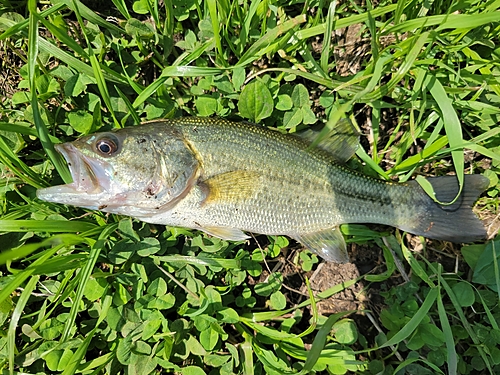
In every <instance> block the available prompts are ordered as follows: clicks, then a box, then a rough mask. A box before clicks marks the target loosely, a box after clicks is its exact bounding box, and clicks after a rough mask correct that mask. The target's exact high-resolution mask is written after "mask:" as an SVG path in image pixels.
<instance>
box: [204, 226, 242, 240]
mask: <svg viewBox="0 0 500 375" xmlns="http://www.w3.org/2000/svg"><path fill="white" fill-rule="evenodd" d="M201 230H202V231H204V232H206V233H208V234H210V235H212V236H214V237H217V238H222V239H223V240H227V241H243V240H246V239H247V238H250V236H247V235H246V234H245V233H244V232H243V231H241V230H239V229H237V228H231V227H203V228H201Z"/></svg>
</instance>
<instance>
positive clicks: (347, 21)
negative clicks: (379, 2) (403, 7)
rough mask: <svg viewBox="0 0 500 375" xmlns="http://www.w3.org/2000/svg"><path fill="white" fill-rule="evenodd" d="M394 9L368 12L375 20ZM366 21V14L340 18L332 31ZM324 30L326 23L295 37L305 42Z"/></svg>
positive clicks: (388, 6) (388, 7) (386, 7)
mask: <svg viewBox="0 0 500 375" xmlns="http://www.w3.org/2000/svg"><path fill="white" fill-rule="evenodd" d="M407 4H410V3H407ZM396 7H397V5H396V4H392V5H387V6H384V7H380V8H377V9H374V10H372V11H370V14H371V16H372V17H373V18H377V17H380V16H383V15H385V14H387V13H390V12H392V11H394V9H396ZM367 20H368V13H363V14H356V15H353V16H349V17H345V18H341V19H339V20H337V22H335V28H334V30H338V29H342V28H344V27H348V26H351V25H355V24H357V23H363V22H366V21H367ZM325 29H326V23H322V24H321V25H318V26H313V27H310V28H308V29H305V30H300V31H298V32H297V33H296V34H295V36H296V37H297V38H298V39H299V40H305V39H309V38H312V37H314V36H316V35H321V34H324V33H325Z"/></svg>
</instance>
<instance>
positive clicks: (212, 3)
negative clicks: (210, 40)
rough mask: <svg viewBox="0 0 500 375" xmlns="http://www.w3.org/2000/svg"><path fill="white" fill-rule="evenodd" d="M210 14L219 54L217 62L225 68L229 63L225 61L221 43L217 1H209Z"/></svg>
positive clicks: (216, 58) (216, 57)
mask: <svg viewBox="0 0 500 375" xmlns="http://www.w3.org/2000/svg"><path fill="white" fill-rule="evenodd" d="M207 6H208V13H209V14H210V20H211V21H212V31H213V33H214V40H215V47H216V48H217V50H216V51H217V54H216V56H215V60H216V61H218V62H219V63H220V64H222V65H223V66H225V65H226V64H227V63H224V61H223V58H222V56H223V51H222V44H221V41H220V23H219V14H218V12H217V1H215V0H207Z"/></svg>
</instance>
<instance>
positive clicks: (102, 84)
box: [72, 0, 122, 128]
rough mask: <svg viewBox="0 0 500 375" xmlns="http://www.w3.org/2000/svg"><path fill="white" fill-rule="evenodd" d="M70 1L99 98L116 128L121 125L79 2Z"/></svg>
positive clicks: (76, 0)
mask: <svg viewBox="0 0 500 375" xmlns="http://www.w3.org/2000/svg"><path fill="white" fill-rule="evenodd" d="M72 1H73V5H74V11H75V14H76V17H77V19H78V23H79V24H80V27H81V29H82V33H83V36H84V37H85V41H86V42H87V46H88V56H89V60H90V65H91V66H92V70H93V72H94V74H93V75H94V77H95V79H96V83H97V87H98V89H99V92H100V94H101V98H102V100H103V101H104V103H105V104H106V108H107V109H108V111H109V113H110V114H111V117H112V118H113V121H114V123H115V126H116V127H117V128H121V127H122V126H121V124H120V122H119V121H118V119H117V118H116V115H115V111H114V109H113V105H112V104H111V98H110V95H109V91H108V86H107V84H106V80H105V78H104V75H103V73H102V70H101V65H100V64H99V61H98V60H97V57H96V55H95V53H94V50H93V48H92V45H91V43H90V41H89V38H88V36H87V33H86V31H85V25H84V24H83V19H82V16H81V14H80V8H79V6H80V4H78V5H77V2H78V0H72ZM78 3H79V2H78ZM87 16H88V15H87Z"/></svg>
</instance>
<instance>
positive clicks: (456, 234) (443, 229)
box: [401, 174, 489, 243]
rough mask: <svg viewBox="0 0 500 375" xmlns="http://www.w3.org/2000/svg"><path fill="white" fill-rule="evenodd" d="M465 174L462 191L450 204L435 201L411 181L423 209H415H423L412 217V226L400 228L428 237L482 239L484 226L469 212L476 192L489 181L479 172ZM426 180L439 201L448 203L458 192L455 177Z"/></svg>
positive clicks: (484, 233) (480, 191)
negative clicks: (417, 216)
mask: <svg viewBox="0 0 500 375" xmlns="http://www.w3.org/2000/svg"><path fill="white" fill-rule="evenodd" d="M464 177H465V180H464V186H463V189H462V194H461V195H460V197H459V198H458V199H457V200H456V201H455V203H453V204H452V205H449V206H443V205H440V204H438V203H436V202H434V201H433V200H432V199H431V198H430V197H429V196H428V195H427V194H426V193H425V192H424V191H423V189H422V188H421V187H420V185H418V183H417V182H416V181H412V182H411V184H413V188H414V189H416V190H419V191H418V192H417V194H416V196H419V197H421V199H419V202H420V205H421V206H424V207H425V209H424V210H418V211H420V212H422V215H419V216H420V217H419V218H418V220H415V222H418V224H416V225H415V227H413V228H401V229H403V230H406V231H408V232H410V233H414V234H417V235H421V236H424V237H428V238H434V239H437V240H444V241H451V242H458V243H460V242H474V241H478V240H482V239H485V238H486V229H485V228H484V225H483V223H482V222H481V220H479V218H478V217H477V216H476V215H475V214H474V213H473V212H472V206H473V205H474V202H475V201H476V200H477V198H478V196H479V194H481V193H482V192H483V191H484V190H486V188H487V187H488V185H489V180H488V178H486V177H484V176H481V175H478V174H475V175H465V176H464ZM428 180H429V182H430V183H431V185H432V187H433V188H434V192H435V193H436V198H437V199H438V200H439V201H440V202H451V201H452V200H453V199H454V198H455V196H456V195H457V193H458V189H459V186H458V180H457V178H456V176H443V177H432V178H429V179H428ZM422 193H423V194H424V195H422ZM424 207H421V208H424Z"/></svg>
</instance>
